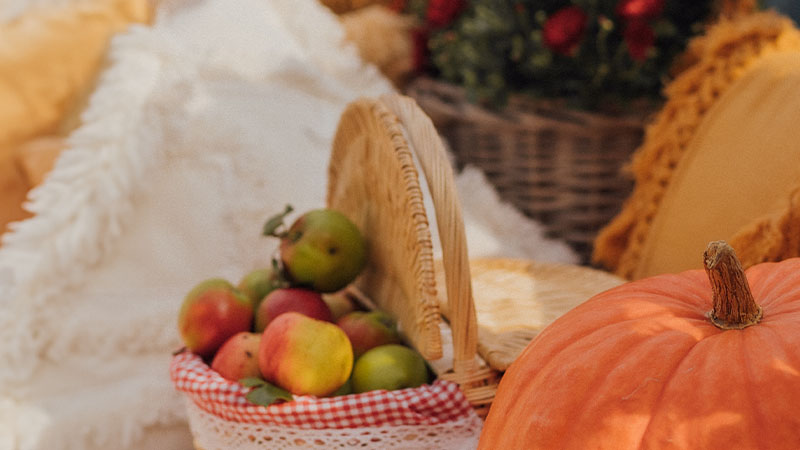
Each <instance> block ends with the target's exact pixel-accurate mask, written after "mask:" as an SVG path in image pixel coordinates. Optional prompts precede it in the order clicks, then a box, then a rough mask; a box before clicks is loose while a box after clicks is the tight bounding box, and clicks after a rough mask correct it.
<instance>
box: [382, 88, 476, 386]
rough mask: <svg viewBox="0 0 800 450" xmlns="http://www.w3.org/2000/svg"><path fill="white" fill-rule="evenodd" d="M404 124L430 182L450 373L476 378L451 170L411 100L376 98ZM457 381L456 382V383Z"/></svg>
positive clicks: (465, 261)
mask: <svg viewBox="0 0 800 450" xmlns="http://www.w3.org/2000/svg"><path fill="white" fill-rule="evenodd" d="M380 101H381V103H383V104H384V105H385V106H386V107H387V108H388V109H389V110H390V111H391V112H392V113H394V115H395V116H397V118H398V119H399V120H400V122H401V123H402V124H403V128H404V130H405V131H406V134H407V136H406V138H407V140H408V142H409V143H410V144H411V147H412V148H413V151H414V153H415V154H416V155H417V159H418V161H419V164H420V168H421V169H422V173H423V174H424V175H425V179H426V180H427V182H428V189H429V190H430V194H431V198H432V200H433V204H434V209H435V213H436V222H437V224H438V231H439V240H440V242H441V246H442V263H443V266H444V274H445V285H446V290H447V309H448V311H449V320H450V328H451V329H452V332H453V371H454V372H455V375H456V377H458V375H459V374H470V373H474V372H475V369H476V366H477V361H476V355H477V346H478V325H477V318H476V314H475V304H474V302H473V299H472V278H471V275H470V270H469V256H468V254H467V239H466V234H465V232H464V220H463V216H462V214H461V204H460V202H459V200H458V196H457V192H456V189H455V180H454V176H453V168H452V166H451V165H450V162H449V161H448V160H447V158H446V156H445V150H444V145H443V144H442V141H441V138H440V137H439V134H438V133H437V131H436V129H435V127H434V125H433V122H431V120H430V118H429V117H428V116H427V115H426V114H425V113H424V112H423V111H422V110H421V109H420V108H419V106H418V105H417V103H416V102H415V101H414V100H412V99H411V98H409V97H406V96H402V95H398V94H389V95H384V96H382V97H381V98H380ZM456 381H458V380H456Z"/></svg>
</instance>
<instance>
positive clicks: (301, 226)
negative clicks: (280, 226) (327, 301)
mask: <svg viewBox="0 0 800 450" xmlns="http://www.w3.org/2000/svg"><path fill="white" fill-rule="evenodd" d="M279 253H280V258H281V262H282V264H283V269H284V271H285V272H286V275H287V277H288V278H289V279H290V281H291V282H293V283H294V284H296V285H304V286H309V287H311V288H312V289H314V290H316V291H319V292H335V291H338V290H339V289H341V288H343V287H345V286H347V285H348V284H350V282H352V281H353V280H354V279H355V278H356V277H357V276H358V274H359V273H360V272H361V270H362V269H363V268H364V265H365V264H366V261H367V248H366V242H365V241H364V237H363V236H362V235H361V232H360V231H359V229H358V227H356V225H355V224H354V223H353V222H351V221H350V219H348V218H347V217H346V216H345V215H344V214H342V213H340V212H338V211H335V210H332V209H326V208H323V209H315V210H312V211H309V212H307V213H305V214H303V215H302V216H300V217H299V218H298V219H297V220H295V221H294V223H293V224H292V226H291V227H289V230H288V231H287V232H286V233H285V234H283V235H282V237H281V242H280V249H279Z"/></svg>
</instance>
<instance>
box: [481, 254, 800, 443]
mask: <svg viewBox="0 0 800 450" xmlns="http://www.w3.org/2000/svg"><path fill="white" fill-rule="evenodd" d="M797 274H800V259H791V260H786V261H783V262H780V263H764V264H760V265H756V266H754V267H752V268H750V269H749V270H748V271H747V272H746V275H747V281H748V282H749V285H750V289H751V291H752V293H753V297H754V299H755V300H756V302H757V303H758V305H760V306H761V308H762V310H763V317H762V318H761V319H760V322H758V323H756V324H755V325H752V326H749V327H747V328H744V329H741V330H722V329H719V328H717V327H716V326H714V325H713V324H712V323H711V321H710V320H709V319H708V317H707V314H708V312H709V311H710V310H711V308H712V290H711V286H710V282H709V280H708V277H707V276H706V274H705V273H704V272H703V270H693V271H687V272H683V273H680V274H670V275H660V276H657V277H652V278H647V279H643V280H639V281H636V282H632V283H628V284H625V285H622V286H619V287H617V288H614V289H611V290H609V291H606V292H604V293H601V294H599V295H597V296H595V297H593V298H591V299H590V300H588V301H586V302H585V303H583V304H581V305H579V306H578V307H576V308H574V309H573V310H571V311H569V312H568V313H566V314H565V315H564V316H562V317H561V318H559V319H558V320H556V321H555V322H554V323H552V324H551V325H550V326H549V327H548V328H546V329H545V330H544V331H543V332H542V333H541V334H539V336H537V337H536V338H535V339H534V340H533V341H532V342H531V344H530V345H529V346H528V347H527V348H526V349H525V350H524V351H523V353H522V354H521V355H520V357H519V358H518V359H517V360H516V361H515V362H514V363H513V364H512V365H511V367H510V368H509V370H508V371H507V372H506V373H505V375H504V376H503V378H502V380H501V382H500V385H499V389H498V391H497V396H496V398H495V401H494V403H493V404H492V407H491V410H490V412H489V415H488V417H487V420H486V424H485V427H484V429H483V432H482V435H481V441H480V447H479V448H481V449H487V450H488V449H501V448H502V449H614V450H623V449H638V448H642V449H706V450H708V449H770V450H777V449H797V448H800V414H797V407H798V403H800V282H798V275H797Z"/></svg>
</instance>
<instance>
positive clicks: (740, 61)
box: [593, 12, 800, 279]
mask: <svg viewBox="0 0 800 450" xmlns="http://www.w3.org/2000/svg"><path fill="white" fill-rule="evenodd" d="M797 51H800V31H798V30H797V29H796V28H795V26H794V25H793V24H792V22H791V21H789V20H788V19H786V18H785V17H782V16H780V15H778V14H776V13H774V12H760V13H757V14H752V15H749V16H746V17H742V18H738V19H735V20H722V21H721V22H719V23H718V24H716V25H714V26H713V27H712V28H710V29H709V30H708V32H707V33H706V34H705V35H703V36H702V37H699V38H697V39H696V40H695V41H693V42H692V44H691V45H690V48H689V50H688V52H687V56H688V58H687V65H688V67H687V68H686V69H685V70H684V71H683V72H682V73H681V75H680V76H678V77H677V78H676V79H675V80H674V81H673V82H672V83H671V84H670V85H669V86H667V88H666V90H665V94H666V97H667V102H666V104H665V106H664V107H663V109H662V110H661V111H660V113H659V114H658V115H657V117H656V118H655V120H654V121H653V123H652V124H651V125H650V126H649V127H648V129H647V131H646V136H645V141H644V143H643V145H642V146H641V147H640V148H639V149H638V150H637V152H636V153H635V155H634V158H633V160H632V163H631V166H630V170H631V171H632V173H633V176H634V177H635V182H636V184H635V188H634V190H633V192H632V194H631V196H630V197H629V199H628V200H627V201H626V203H625V205H624V206H623V209H622V211H621V212H620V213H619V215H618V216H617V217H615V218H614V219H613V220H612V221H611V222H610V223H609V224H608V225H607V226H606V227H605V228H604V229H603V230H601V232H600V233H599V235H598V237H597V239H596V241H595V249H594V254H593V261H594V263H596V264H599V265H602V266H605V267H606V268H608V269H610V270H612V271H613V272H615V273H616V274H617V275H620V276H622V277H624V278H627V279H635V278H641V277H642V276H647V275H650V274H651V273H647V271H646V270H643V269H642V267H641V265H642V264H643V258H644V255H643V253H644V252H645V248H644V247H645V243H646V242H647V241H648V240H649V239H656V238H655V237H653V236H652V234H653V233H654V230H653V222H654V220H655V218H656V217H657V215H658V213H659V211H660V209H663V207H664V205H663V200H664V196H665V195H666V194H668V192H667V191H668V189H670V188H672V189H674V184H677V183H679V182H680V181H681V180H676V179H675V178H676V168H678V166H679V165H680V163H681V162H682V158H684V157H685V155H686V153H687V148H689V147H690V146H691V145H692V143H693V139H695V137H696V133H697V131H698V128H700V126H701V124H702V123H703V121H704V120H705V119H706V118H707V117H708V116H709V114H708V113H709V111H710V110H711V109H712V108H713V107H715V106H717V104H718V103H719V102H718V100H719V99H720V98H721V97H722V96H723V94H725V93H726V92H727V91H728V89H729V88H730V87H731V86H732V85H733V84H734V83H735V82H737V81H738V80H739V79H740V78H742V76H743V75H744V74H746V73H747V72H748V70H749V69H750V68H752V67H753V66H754V65H755V64H756V62H759V61H761V60H762V59H763V58H766V57H768V56H769V55H775V54H777V53H781V52H797ZM766 133H769V131H766ZM732 156H735V155H732ZM771 181H772V180H763V182H764V183H770V182H771ZM782 189H784V190H783V192H788V191H790V189H787V188H786V187H784V188H782ZM697 194H698V195H701V193H700V192H698V193H697ZM798 205H800V192H799V191H797V190H795V191H794V193H793V194H792V195H791V196H790V197H789V198H787V199H785V200H784V206H783V207H782V208H781V209H780V210H779V211H776V212H770V213H769V214H763V215H759V216H754V217H751V218H750V220H751V222H750V223H749V224H748V225H746V226H742V227H741V228H740V229H739V230H738V231H736V232H735V233H733V234H732V235H731V236H730V237H729V238H728V240H729V241H730V243H731V245H732V246H733V247H734V249H735V250H736V251H737V254H738V255H739V257H740V258H741V260H742V264H743V265H744V266H745V267H748V266H751V265H753V264H756V263H759V262H763V261H775V260H780V259H785V258H788V257H792V256H798V255H800V209H798V208H799V206H798ZM664 245H667V244H666V243H665V244H664ZM699 255H700V253H698V261H700V256H699Z"/></svg>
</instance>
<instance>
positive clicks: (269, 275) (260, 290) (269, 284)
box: [236, 267, 287, 308]
mask: <svg viewBox="0 0 800 450" xmlns="http://www.w3.org/2000/svg"><path fill="white" fill-rule="evenodd" d="M286 284H287V283H286V281H285V280H283V278H282V277H281V273H280V270H279V269H277V268H276V267H264V268H260V269H255V270H251V271H250V272H248V273H247V274H245V276H243V277H242V279H241V280H239V284H238V285H237V286H236V288H237V289H239V290H240V291H242V292H243V293H244V294H245V295H247V296H248V297H250V300H252V301H253V305H254V307H255V308H258V305H259V303H261V300H263V299H264V297H266V296H267V294H269V293H270V292H272V291H273V290H275V289H278V288H279V287H284V286H286Z"/></svg>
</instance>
